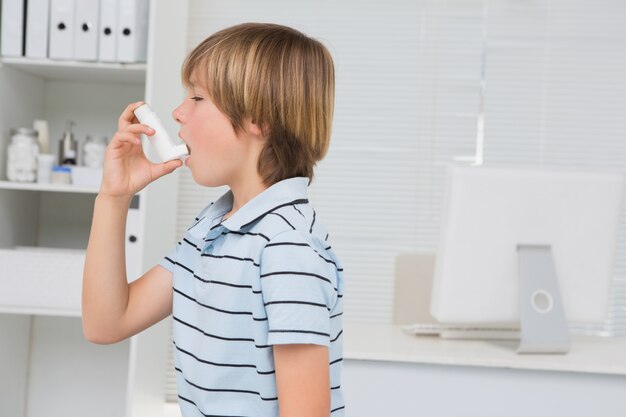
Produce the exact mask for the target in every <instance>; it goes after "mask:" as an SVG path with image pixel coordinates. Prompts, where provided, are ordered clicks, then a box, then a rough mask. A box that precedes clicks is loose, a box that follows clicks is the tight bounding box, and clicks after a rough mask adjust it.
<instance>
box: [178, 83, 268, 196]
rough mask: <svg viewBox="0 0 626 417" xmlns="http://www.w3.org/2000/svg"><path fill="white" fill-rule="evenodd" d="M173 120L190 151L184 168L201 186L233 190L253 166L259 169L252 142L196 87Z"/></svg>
mask: <svg viewBox="0 0 626 417" xmlns="http://www.w3.org/2000/svg"><path fill="white" fill-rule="evenodd" d="M172 116H173V117H174V119H175V120H176V121H177V122H178V123H179V124H180V131H179V134H178V135H179V136H180V138H181V139H182V140H183V141H184V142H185V144H187V146H188V147H189V151H190V152H189V157H188V158H187V160H186V161H185V164H186V165H187V166H188V168H189V169H190V170H191V174H192V176H193V178H194V180H195V181H196V182H197V183H198V184H200V185H204V186H207V187H218V186H222V185H229V186H232V184H233V183H237V182H239V181H241V180H243V178H240V177H241V176H242V175H244V173H245V172H246V171H247V169H246V167H249V166H250V164H251V163H253V164H254V168H255V169H256V159H254V157H255V154H254V149H253V147H252V146H251V141H250V140H249V138H248V137H247V136H246V135H245V134H242V135H240V136H237V135H236V134H235V130H234V129H233V126H232V124H231V122H230V120H229V119H228V117H226V115H225V114H224V113H222V112H221V111H220V110H219V109H218V108H217V106H216V105H215V104H214V103H213V101H212V100H211V98H210V96H209V94H208V93H207V92H206V91H205V90H203V89H202V88H200V87H198V85H197V84H196V85H195V86H193V87H192V88H190V89H188V90H187V97H186V98H185V100H184V101H183V102H182V103H181V104H180V105H179V106H178V107H177V108H176V109H174V111H173V112H172ZM256 156H258V155H256ZM253 159H254V161H253Z"/></svg>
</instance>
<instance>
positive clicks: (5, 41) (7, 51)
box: [0, 0, 24, 56]
mask: <svg viewBox="0 0 626 417" xmlns="http://www.w3.org/2000/svg"><path fill="white" fill-rule="evenodd" d="M0 40H1V43H0V53H2V56H22V55H24V2H23V1H22V0H4V1H3V2H2V21H0Z"/></svg>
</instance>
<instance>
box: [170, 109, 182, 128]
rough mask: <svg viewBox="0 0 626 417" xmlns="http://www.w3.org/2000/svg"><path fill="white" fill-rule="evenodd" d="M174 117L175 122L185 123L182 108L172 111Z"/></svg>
mask: <svg viewBox="0 0 626 417" xmlns="http://www.w3.org/2000/svg"><path fill="white" fill-rule="evenodd" d="M172 117H173V118H174V120H176V122H177V123H180V124H182V123H183V118H184V113H183V111H182V109H181V106H178V107H176V108H175V109H174V111H172Z"/></svg>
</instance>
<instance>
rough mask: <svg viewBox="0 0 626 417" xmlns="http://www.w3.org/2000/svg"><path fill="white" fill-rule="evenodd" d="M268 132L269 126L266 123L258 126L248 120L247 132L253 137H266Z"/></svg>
mask: <svg viewBox="0 0 626 417" xmlns="http://www.w3.org/2000/svg"><path fill="white" fill-rule="evenodd" d="M269 130H270V129H269V125H268V124H267V123H263V125H259V124H258V123H256V122H255V121H254V120H250V122H248V131H249V132H250V133H252V134H253V135H255V136H263V137H267V136H268V135H269Z"/></svg>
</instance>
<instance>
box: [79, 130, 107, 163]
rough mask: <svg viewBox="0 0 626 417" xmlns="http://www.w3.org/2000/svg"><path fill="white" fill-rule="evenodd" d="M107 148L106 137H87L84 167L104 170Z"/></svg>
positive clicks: (84, 147)
mask: <svg viewBox="0 0 626 417" xmlns="http://www.w3.org/2000/svg"><path fill="white" fill-rule="evenodd" d="M106 148H107V138H106V137H98V138H96V137H93V136H87V140H86V141H85V144H84V145H83V165H85V166H86V167H89V168H102V165H103V164H104V152H105V151H106Z"/></svg>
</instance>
